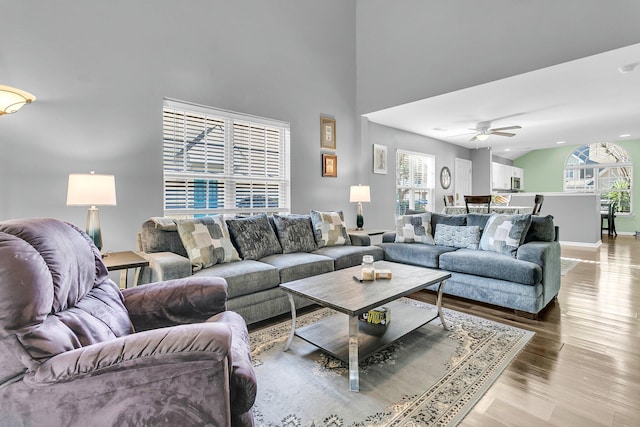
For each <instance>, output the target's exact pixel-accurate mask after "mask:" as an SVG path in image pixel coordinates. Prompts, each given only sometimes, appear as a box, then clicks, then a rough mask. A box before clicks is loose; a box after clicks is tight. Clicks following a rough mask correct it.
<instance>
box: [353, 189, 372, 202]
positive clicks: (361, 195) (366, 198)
mask: <svg viewBox="0 0 640 427" xmlns="http://www.w3.org/2000/svg"><path fill="white" fill-rule="evenodd" d="M349 201H350V202H370V201H371V194H370V192H369V186H368V185H352V186H351V190H350V191H349Z"/></svg>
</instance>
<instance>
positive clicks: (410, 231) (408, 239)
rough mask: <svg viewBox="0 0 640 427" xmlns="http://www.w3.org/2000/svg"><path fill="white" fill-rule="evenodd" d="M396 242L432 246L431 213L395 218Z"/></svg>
mask: <svg viewBox="0 0 640 427" xmlns="http://www.w3.org/2000/svg"><path fill="white" fill-rule="evenodd" d="M395 241H396V242H398V243H424V244H426V245H434V244H435V242H434V241H433V236H432V235H431V212H426V213H421V214H417V215H398V216H397V217H396V239H395Z"/></svg>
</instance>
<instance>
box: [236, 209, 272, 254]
mask: <svg viewBox="0 0 640 427" xmlns="http://www.w3.org/2000/svg"><path fill="white" fill-rule="evenodd" d="M227 225H228V226H229V232H230V234H231V237H232V238H233V241H234V243H235V245H236V248H238V252H240V256H241V257H242V259H244V260H257V259H260V258H264V257H266V256H269V255H272V254H281V253H282V247H281V246H280V242H279V241H278V238H277V237H276V233H275V231H274V230H273V227H271V224H270V223H269V219H268V218H267V215H266V214H258V215H253V216H248V217H244V218H233V219H228V220H227Z"/></svg>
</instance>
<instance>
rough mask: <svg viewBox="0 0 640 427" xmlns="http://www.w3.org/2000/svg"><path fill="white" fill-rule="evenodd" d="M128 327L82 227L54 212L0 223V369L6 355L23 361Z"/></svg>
mask: <svg viewBox="0 0 640 427" xmlns="http://www.w3.org/2000/svg"><path fill="white" fill-rule="evenodd" d="M131 332H132V331H131V322H130V320H129V316H128V313H127V310H126V308H125V306H124V303H123V298H122V294H121V293H120V290H119V289H118V287H117V285H116V284H115V283H114V282H113V281H112V280H111V279H109V276H108V272H107V269H106V267H105V265H104V263H103V262H102V256H101V254H100V252H99V251H98V249H97V248H96V247H95V245H94V244H93V242H92V241H91V239H90V238H89V236H88V235H87V234H86V233H84V232H83V231H82V230H80V229H78V228H77V227H75V226H73V225H71V224H67V223H65V222H62V221H59V220H55V219H22V220H9V221H3V222H0V341H1V342H0V347H3V350H5V351H3V352H1V355H0V359H1V360H2V361H1V362H0V370H2V369H3V368H6V367H7V366H12V363H9V362H8V361H7V360H21V361H22V362H23V363H24V364H25V365H26V366H27V367H29V366H28V365H29V363H32V362H33V363H36V364H37V363H38V362H41V361H43V360H45V359H47V358H49V357H51V356H54V355H56V354H59V353H62V352H65V351H69V350H72V349H75V348H79V347H83V346H86V345H89V344H93V343H97V342H102V341H107V340H110V339H113V338H115V337H118V336H122V335H127V334H129V333H131ZM25 350H26V352H25ZM12 358H13V359H12ZM14 368H15V366H14ZM7 375H8V373H7V372H6V371H5V372H0V379H1V378H2V377H4V378H5V379H6V377H7Z"/></svg>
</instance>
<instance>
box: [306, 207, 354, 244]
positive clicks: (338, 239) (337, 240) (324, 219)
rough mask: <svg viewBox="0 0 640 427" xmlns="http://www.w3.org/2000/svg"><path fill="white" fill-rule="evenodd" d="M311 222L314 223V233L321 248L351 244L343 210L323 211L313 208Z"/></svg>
mask: <svg viewBox="0 0 640 427" xmlns="http://www.w3.org/2000/svg"><path fill="white" fill-rule="evenodd" d="M311 224H312V225H313V233H314V235H315V239H316V244H317V245H318V247H319V248H322V247H324V246H344V245H350V244H351V239H349V234H348V233H347V226H346V225H345V223H344V216H343V215H342V211H336V212H333V211H331V212H321V211H314V210H312V211H311Z"/></svg>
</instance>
